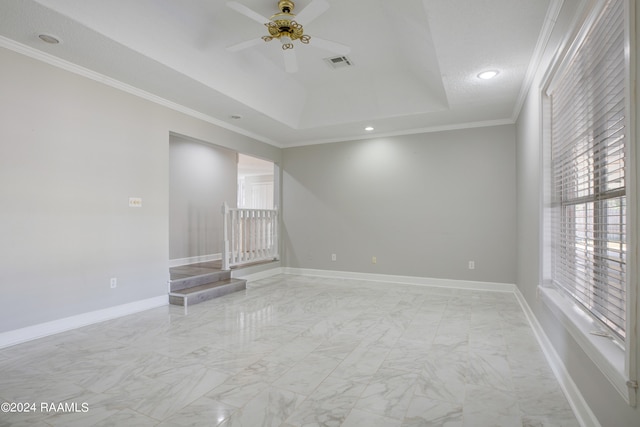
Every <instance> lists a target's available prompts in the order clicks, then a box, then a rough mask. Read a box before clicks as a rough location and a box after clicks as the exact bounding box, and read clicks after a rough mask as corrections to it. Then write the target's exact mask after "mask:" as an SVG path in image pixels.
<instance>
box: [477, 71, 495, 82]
mask: <svg viewBox="0 0 640 427" xmlns="http://www.w3.org/2000/svg"><path fill="white" fill-rule="evenodd" d="M497 75H498V71H496V70H488V71H483V72H481V73H480V74H478V78H479V79H482V80H489V79H492V78H494V77H495V76H497Z"/></svg>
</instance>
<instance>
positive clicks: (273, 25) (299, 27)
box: [227, 0, 351, 73]
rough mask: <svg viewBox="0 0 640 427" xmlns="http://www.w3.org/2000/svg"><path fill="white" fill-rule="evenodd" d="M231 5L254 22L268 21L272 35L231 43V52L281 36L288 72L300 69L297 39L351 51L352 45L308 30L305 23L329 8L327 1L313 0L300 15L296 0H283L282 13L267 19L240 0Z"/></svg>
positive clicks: (266, 23)
mask: <svg viewBox="0 0 640 427" xmlns="http://www.w3.org/2000/svg"><path fill="white" fill-rule="evenodd" d="M227 6H229V7H230V8H231V9H233V10H235V11H236V12H238V13H241V14H242V15H244V16H246V17H247V18H251V19H253V20H254V21H257V22H259V23H261V24H264V25H265V26H266V27H267V30H268V32H269V35H267V36H263V37H260V38H257V39H251V40H247V41H244V42H241V43H238V44H235V45H233V46H229V47H228V48H227V50H229V51H230V52H237V51H240V50H243V49H246V48H249V47H252V46H255V45H257V44H260V43H261V42H262V41H265V42H269V41H271V40H273V39H278V40H280V42H281V43H282V50H283V52H284V68H285V70H286V71H287V72H288V73H295V72H296V71H298V61H297V59H296V54H295V51H294V49H293V47H294V44H293V42H294V41H296V40H299V41H300V43H304V44H309V45H312V46H316V47H319V48H321V49H325V50H328V51H330V52H333V53H336V54H338V55H346V54H348V53H349V51H350V50H351V49H350V48H349V47H348V46H345V45H343V44H340V43H336V42H332V41H329V40H324V39H321V38H318V37H315V36H314V37H311V36H309V35H307V34H305V33H304V28H303V26H304V25H307V24H308V23H310V22H311V21H313V20H314V19H316V18H317V17H318V16H320V15H322V14H323V13H324V12H326V11H327V9H329V3H328V2H327V0H312V1H311V3H309V5H308V6H307V7H305V8H304V9H303V10H302V11H301V12H300V13H299V14H298V15H295V14H293V13H292V12H293V9H294V7H295V4H294V3H293V1H291V0H279V1H278V9H280V12H279V13H276V14H275V15H273V16H272V17H271V18H265V17H264V16H262V15H260V14H259V13H257V12H255V11H253V10H252V9H250V8H248V7H247V6H245V5H243V4H241V3H238V2H236V1H229V2H227Z"/></svg>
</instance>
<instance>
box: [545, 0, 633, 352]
mask: <svg viewBox="0 0 640 427" xmlns="http://www.w3.org/2000/svg"><path fill="white" fill-rule="evenodd" d="M624 9H625V8H624V1H621V0H611V1H609V2H608V3H607V5H606V6H605V8H604V9H603V11H602V14H601V15H600V17H599V18H598V20H597V21H596V22H595V24H594V25H593V26H592V27H591V30H590V31H589V33H588V34H587V37H585V38H584V40H583V42H582V44H581V46H580V47H579V48H578V49H577V50H576V51H575V53H574V54H573V56H572V58H570V61H569V62H568V63H566V64H565V66H564V67H563V68H562V72H561V74H560V75H559V76H557V77H556V78H554V85H553V86H554V88H553V91H552V92H551V93H550V102H551V156H552V183H553V192H554V206H555V208H554V211H553V218H552V223H553V226H552V241H553V246H554V251H553V252H554V253H553V266H552V276H553V281H554V282H555V283H556V284H557V285H558V286H559V287H560V288H561V289H563V290H564V291H566V292H567V293H568V294H569V295H570V296H571V297H572V298H573V299H575V301H577V302H578V303H579V304H580V305H582V306H583V307H584V308H585V309H586V310H587V311H588V312H589V313H591V314H592V315H593V316H594V317H595V318H596V319H598V320H600V321H601V322H602V323H603V324H604V325H606V326H607V327H608V328H609V329H610V330H611V331H612V332H613V333H614V334H615V335H617V336H618V337H619V338H620V339H622V340H623V341H624V339H625V336H626V332H625V323H626V270H627V269H626V258H627V256H626V253H627V248H626V218H627V198H626V184H625V143H626V142H627V135H628V130H627V129H628V127H627V126H626V120H627V118H626V116H627V115H628V114H627V113H626V111H625V110H626V105H627V103H626V98H625V97H626V96H627V95H626V94H627V88H626V87H625V85H626V83H625V81H626V79H625V75H626V74H625V73H626V72H627V71H626V66H625V20H624Z"/></svg>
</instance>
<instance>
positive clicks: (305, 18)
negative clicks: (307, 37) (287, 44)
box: [295, 0, 329, 26]
mask: <svg viewBox="0 0 640 427" xmlns="http://www.w3.org/2000/svg"><path fill="white" fill-rule="evenodd" d="M327 9H329V2H328V1H327V0H313V1H312V2H311V3H309V5H308V6H307V7H305V8H304V9H302V10H301V11H300V13H298V14H297V15H296V18H295V20H296V22H297V23H298V24H300V25H302V26H304V25H307V24H308V23H309V22H311V21H313V20H314V19H316V18H317V17H318V16H320V15H322V14H323V13H325V12H326V11H327Z"/></svg>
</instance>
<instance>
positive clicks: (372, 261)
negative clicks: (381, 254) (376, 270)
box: [371, 256, 378, 264]
mask: <svg viewBox="0 0 640 427" xmlns="http://www.w3.org/2000/svg"><path fill="white" fill-rule="evenodd" d="M377 263H378V258H377V257H374V256H372V257H371V264H377Z"/></svg>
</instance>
